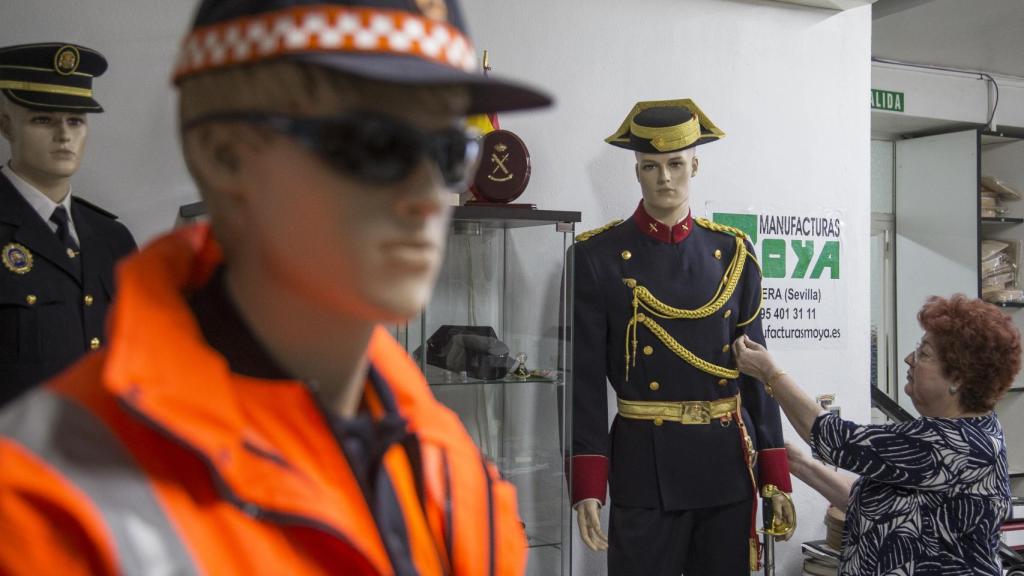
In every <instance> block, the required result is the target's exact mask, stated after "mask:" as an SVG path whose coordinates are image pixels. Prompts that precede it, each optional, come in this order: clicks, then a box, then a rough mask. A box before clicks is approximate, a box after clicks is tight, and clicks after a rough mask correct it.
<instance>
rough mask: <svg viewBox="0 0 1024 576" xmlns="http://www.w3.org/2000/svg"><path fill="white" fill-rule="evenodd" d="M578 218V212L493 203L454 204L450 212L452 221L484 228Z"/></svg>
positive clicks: (537, 223)
mask: <svg viewBox="0 0 1024 576" xmlns="http://www.w3.org/2000/svg"><path fill="white" fill-rule="evenodd" d="M580 220H581V217H580V213H579V212H571V211H565V210H537V209H533V208H523V207H518V206H496V205H493V204H489V205H476V206H474V205H472V204H470V205H468V206H456V207H455V210H454V211H453V212H452V221H453V222H456V223H458V222H466V223H476V224H479V225H482V226H484V227H486V228H528V227H531V226H544V225H546V224H558V223H560V222H572V223H576V222H579V221H580ZM457 229H458V228H456V230H457Z"/></svg>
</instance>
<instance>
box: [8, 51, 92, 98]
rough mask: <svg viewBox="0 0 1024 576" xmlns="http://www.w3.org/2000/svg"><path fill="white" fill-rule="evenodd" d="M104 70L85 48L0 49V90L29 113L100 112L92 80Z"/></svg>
mask: <svg viewBox="0 0 1024 576" xmlns="http://www.w3.org/2000/svg"><path fill="white" fill-rule="evenodd" d="M106 71H107V60H106V58H104V57H103V55H102V54H100V53H99V52H97V51H95V50H92V49H90V48H86V47H85V46H78V45H75V44H67V43H62V42H41V43H38V44H19V45H17V46H7V47H5V48H0V90H3V93H4V96H6V97H7V99H8V100H10V101H11V102H14V103H15V104H17V105H19V106H23V107H25V108H29V109H31V110H41V111H45V112H78V113H88V112H103V107H102V106H100V104H99V102H97V101H96V100H95V99H94V98H93V90H92V80H93V78H95V77H97V76H100V75H102V74H103V73H104V72H106Z"/></svg>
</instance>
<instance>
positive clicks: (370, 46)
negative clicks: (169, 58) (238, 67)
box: [174, 6, 477, 82]
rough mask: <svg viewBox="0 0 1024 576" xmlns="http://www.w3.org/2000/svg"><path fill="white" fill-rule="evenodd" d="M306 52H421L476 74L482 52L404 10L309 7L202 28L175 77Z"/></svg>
mask: <svg viewBox="0 0 1024 576" xmlns="http://www.w3.org/2000/svg"><path fill="white" fill-rule="evenodd" d="M302 52H349V53H360V52H362V53H377V54H395V55H402V56H416V57H419V58H422V59H424V60H429V61H432V62H437V63H439V64H444V65H447V66H451V67H453V68H457V69H459V70H463V71H465V72H473V71H475V70H476V69H477V59H476V52H475V51H474V49H473V45H472V44H470V42H469V39H468V38H466V36H464V35H463V34H462V33H461V32H460V31H459V30H458V29H457V28H455V27H454V26H451V25H450V24H447V23H445V22H438V21H435V20H430V19H427V18H423V17H420V16H417V15H415V14H411V13H409V12H402V11H398V10H378V9H372V8H351V7H341V6H304V7H295V8H289V9H286V10H280V11H276V12H268V13H265V14H259V15H256V16H249V17H245V18H239V19H236V20H229V21H226V22H221V23H218V24H214V25H212V26H206V27H203V28H198V29H196V30H194V31H193V32H192V34H190V35H189V36H188V38H186V39H185V43H184V45H183V46H182V50H181V54H180V56H179V58H178V65H177V67H176V68H175V73H174V80H175V82H177V81H178V80H181V79H182V78H184V77H186V76H190V75H192V74H196V73H198V72H203V71H207V70H214V69H217V68H223V67H226V66H231V65H235V64H246V63H251V62H257V61H260V60H265V59H268V58H274V57H276V56H282V55H285V54H297V53H302Z"/></svg>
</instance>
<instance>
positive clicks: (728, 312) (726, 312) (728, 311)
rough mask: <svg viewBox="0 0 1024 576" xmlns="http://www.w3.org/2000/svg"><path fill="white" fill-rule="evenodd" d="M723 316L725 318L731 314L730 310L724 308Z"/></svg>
mask: <svg viewBox="0 0 1024 576" xmlns="http://www.w3.org/2000/svg"><path fill="white" fill-rule="evenodd" d="M724 316H725V317H726V318H728V317H729V316H732V310H726V311H725V314H724Z"/></svg>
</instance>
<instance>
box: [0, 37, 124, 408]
mask: <svg viewBox="0 0 1024 576" xmlns="http://www.w3.org/2000/svg"><path fill="white" fill-rule="evenodd" d="M106 68H107V62H106V60H105V59H104V58H103V56H102V55H100V54H99V53H98V52H96V51H94V50H90V49H88V48H85V47H83V46H75V45H70V44H59V43H46V44H29V45H20V46H10V47H7V48H0V90H2V93H3V95H2V96H0V134H2V135H3V137H4V139H5V140H7V142H8V144H9V145H10V149H11V158H10V160H9V161H8V162H7V163H5V164H4V165H3V166H2V167H0V260H2V262H3V264H2V266H0V404H3V403H6V402H7V401H9V400H10V399H12V398H13V397H15V396H16V395H18V394H19V393H21V392H22V391H24V390H26V389H28V388H29V387H31V386H33V385H35V384H38V383H40V382H41V381H43V380H46V379H48V378H49V377H51V376H53V375H55V374H56V373H58V372H59V371H61V370H62V369H63V368H65V367H67V366H69V365H70V364H71V363H72V362H74V360H76V359H77V358H78V357H79V356H81V355H82V354H83V353H85V352H88V351H89V350H95V349H97V348H99V347H100V346H101V345H102V343H103V335H104V323H105V316H106V311H107V305H108V304H109V302H110V299H111V296H112V295H113V293H114V273H113V271H114V263H115V262H116V261H117V260H118V258H120V257H121V256H124V255H125V254H128V253H129V252H132V251H133V250H134V249H135V241H134V240H133V239H132V235H131V234H130V233H129V232H128V229H127V228H125V227H124V226H123V225H122V224H120V223H118V222H117V220H116V218H115V217H114V215H113V214H110V213H109V212H106V211H105V210H102V209H100V208H98V207H96V206H94V205H92V204H90V203H88V202H86V201H84V200H82V199H81V198H78V197H77V196H72V195H71V185H70V179H71V176H72V175H73V174H74V173H75V172H76V171H77V170H78V167H79V165H80V163H81V159H82V154H83V152H84V149H85V141H86V135H87V132H88V124H87V121H86V114H87V113H93V112H102V111H103V108H102V107H100V105H99V104H98V103H97V102H96V101H95V100H94V99H93V97H92V80H93V78H94V77H95V76H99V75H100V74H102V73H103V72H104V71H105V70H106Z"/></svg>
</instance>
